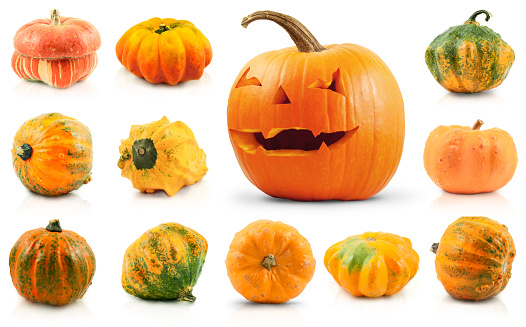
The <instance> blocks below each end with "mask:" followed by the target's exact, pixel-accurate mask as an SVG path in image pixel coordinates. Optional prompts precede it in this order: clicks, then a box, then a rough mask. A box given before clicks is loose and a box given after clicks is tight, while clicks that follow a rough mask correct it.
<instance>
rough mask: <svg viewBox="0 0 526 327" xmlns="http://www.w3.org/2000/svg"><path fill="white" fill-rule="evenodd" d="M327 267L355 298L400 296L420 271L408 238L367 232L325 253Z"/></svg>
mask: <svg viewBox="0 0 526 327" xmlns="http://www.w3.org/2000/svg"><path fill="white" fill-rule="evenodd" d="M324 263H325V267H326V268H327V270H328V271H329V273H330V274H331V275H332V277H334V280H335V281H336V282H337V283H338V284H339V285H340V286H341V287H343V288H344V289H345V290H346V291H348V292H349V293H351V294H352V295H354V296H366V297H380V296H383V295H391V294H395V293H397V292H399V291H400V290H401V289H402V288H403V287H404V286H405V285H406V284H407V283H409V281H410V280H411V279H413V277H414V276H415V274H416V272H417V270H418V263H419V258H418V253H416V251H415V250H413V248H412V245H411V241H410V240H409V239H408V238H406V237H401V236H398V235H395V234H390V233H383V232H377V233H372V232H367V233H364V234H362V235H355V236H350V237H348V238H346V239H345V240H343V241H341V242H338V243H336V244H334V245H333V246H331V247H330V248H329V249H328V250H327V252H325V259H324Z"/></svg>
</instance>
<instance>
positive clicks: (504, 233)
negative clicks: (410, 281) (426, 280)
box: [431, 217, 516, 301]
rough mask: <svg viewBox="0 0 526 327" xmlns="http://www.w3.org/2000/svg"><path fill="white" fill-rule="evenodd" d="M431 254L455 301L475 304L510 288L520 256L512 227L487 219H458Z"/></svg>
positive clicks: (437, 270)
mask: <svg viewBox="0 0 526 327" xmlns="http://www.w3.org/2000/svg"><path fill="white" fill-rule="evenodd" d="M431 251H433V252H434V253H436V258H435V268H436V273H437V278H438V280H439V281H440V282H441V283H442V285H443V286H444V288H445V289H446V291H447V292H448V293H449V294H450V295H451V296H453V297H454V298H457V299H460V300H475V301H479V300H484V299H489V298H491V297H493V296H495V295H497V294H499V293H500V292H502V291H503V290H504V288H506V285H508V282H509V279H510V278H511V268H512V264H513V260H514V259H515V254H516V252H515V244H514V243H513V238H512V237H511V234H510V233H509V231H508V228H507V227H506V226H505V225H503V224H500V223H498V222H497V221H495V220H493V219H490V218H486V217H461V218H459V219H457V220H456V221H455V222H454V223H452V224H451V225H449V226H448V228H447V229H446V231H445V232H444V234H443V235H442V238H441V239H440V243H435V244H433V246H432V247H431Z"/></svg>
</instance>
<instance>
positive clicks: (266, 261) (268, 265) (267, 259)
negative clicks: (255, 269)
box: [261, 254, 277, 270]
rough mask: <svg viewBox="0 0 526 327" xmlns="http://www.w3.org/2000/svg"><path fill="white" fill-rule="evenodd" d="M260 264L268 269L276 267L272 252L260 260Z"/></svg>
mask: <svg viewBox="0 0 526 327" xmlns="http://www.w3.org/2000/svg"><path fill="white" fill-rule="evenodd" d="M261 265H262V266H263V267H265V268H266V269H268V270H270V268H272V267H276V266H277V263H276V257H274V255H272V254H269V255H267V256H266V257H265V259H263V261H262V262H261Z"/></svg>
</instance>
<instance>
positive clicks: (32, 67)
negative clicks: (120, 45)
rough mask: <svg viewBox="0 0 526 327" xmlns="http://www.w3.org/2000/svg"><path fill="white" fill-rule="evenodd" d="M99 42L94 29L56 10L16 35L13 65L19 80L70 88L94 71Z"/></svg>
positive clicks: (22, 28)
mask: <svg viewBox="0 0 526 327" xmlns="http://www.w3.org/2000/svg"><path fill="white" fill-rule="evenodd" d="M100 43H101V40H100V35H99V32H98V31H97V29H96V28H95V26H93V25H92V24H90V23H88V22H87V21H85V20H82V19H78V18H71V17H60V13H59V12H58V10H56V9H53V10H52V11H51V19H36V20H34V21H32V22H30V23H28V24H25V25H24V26H22V27H21V28H20V29H19V30H18V31H17V32H16V34H15V37H14V46H15V52H14V53H13V56H12V58H11V66H12V67H13V70H14V71H15V73H16V74H17V75H18V77H20V78H23V79H26V80H29V81H41V82H44V83H46V84H48V85H51V86H54V87H58V88H67V87H70V86H71V85H72V84H74V83H76V82H78V81H81V80H84V79H86V78H88V76H89V75H90V74H91V73H92V72H93V70H94V69H95V67H96V66H97V54H96V52H95V51H97V50H98V49H99V48H100Z"/></svg>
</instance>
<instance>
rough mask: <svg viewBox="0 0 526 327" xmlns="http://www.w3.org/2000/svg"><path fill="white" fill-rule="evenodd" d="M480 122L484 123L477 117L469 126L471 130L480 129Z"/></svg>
mask: <svg viewBox="0 0 526 327" xmlns="http://www.w3.org/2000/svg"><path fill="white" fill-rule="evenodd" d="M482 124H484V122H483V121H482V120H480V119H477V121H476V122H475V124H474V125H473V127H471V130H473V131H480V127H481V126H482Z"/></svg>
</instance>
